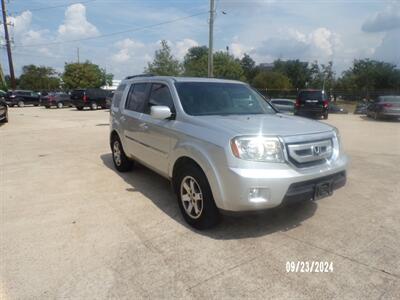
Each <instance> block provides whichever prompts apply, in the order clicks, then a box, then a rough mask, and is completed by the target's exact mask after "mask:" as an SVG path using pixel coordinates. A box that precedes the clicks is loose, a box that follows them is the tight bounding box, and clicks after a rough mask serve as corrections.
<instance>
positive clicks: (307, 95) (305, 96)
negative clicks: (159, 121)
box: [299, 91, 324, 101]
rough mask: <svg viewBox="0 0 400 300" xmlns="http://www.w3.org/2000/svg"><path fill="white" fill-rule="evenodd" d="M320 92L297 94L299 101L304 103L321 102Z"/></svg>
mask: <svg viewBox="0 0 400 300" xmlns="http://www.w3.org/2000/svg"><path fill="white" fill-rule="evenodd" d="M323 95H324V94H323V93H322V91H302V92H300V93H299V100H300V101H306V100H318V101H323V100H324V97H323Z"/></svg>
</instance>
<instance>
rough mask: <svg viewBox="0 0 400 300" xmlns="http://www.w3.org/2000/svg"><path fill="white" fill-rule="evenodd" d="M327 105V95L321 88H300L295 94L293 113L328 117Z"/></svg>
mask: <svg viewBox="0 0 400 300" xmlns="http://www.w3.org/2000/svg"><path fill="white" fill-rule="evenodd" d="M328 105H329V100H328V96H327V95H326V93H325V92H324V91H323V90H300V91H299V93H298V95H297V99H296V103H295V110H294V114H295V115H298V116H304V117H319V118H320V117H323V118H324V119H328V113H329V111H328Z"/></svg>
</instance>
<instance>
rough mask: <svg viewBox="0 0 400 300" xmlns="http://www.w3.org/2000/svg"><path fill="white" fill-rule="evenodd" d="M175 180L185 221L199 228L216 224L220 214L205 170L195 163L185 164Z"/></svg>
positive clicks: (202, 228) (206, 227)
mask: <svg viewBox="0 0 400 300" xmlns="http://www.w3.org/2000/svg"><path fill="white" fill-rule="evenodd" d="M174 181H175V184H176V187H175V190H176V192H177V196H178V205H179V208H180V210H181V213H182V215H183V218H184V219H185V221H186V222H187V223H188V224H189V225H190V226H192V227H194V228H196V229H199V230H204V229H208V228H211V227H214V226H216V225H217V224H218V222H219V220H220V214H219V210H218V208H217V206H216V205H215V201H214V197H213V195H212V192H211V188H210V185H209V183H208V180H207V177H206V175H205V174H204V172H203V171H202V170H201V169H200V168H199V167H198V166H196V165H194V164H193V165H185V166H184V167H182V168H181V169H180V170H179V171H178V174H177V178H175V180H174Z"/></svg>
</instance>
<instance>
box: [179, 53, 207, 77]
mask: <svg viewBox="0 0 400 300" xmlns="http://www.w3.org/2000/svg"><path fill="white" fill-rule="evenodd" d="M183 68H184V70H185V71H184V75H185V76H193V77H207V75H208V48H207V47H206V46H198V47H192V48H190V49H189V50H188V52H187V54H186V55H185V58H184V60H183Z"/></svg>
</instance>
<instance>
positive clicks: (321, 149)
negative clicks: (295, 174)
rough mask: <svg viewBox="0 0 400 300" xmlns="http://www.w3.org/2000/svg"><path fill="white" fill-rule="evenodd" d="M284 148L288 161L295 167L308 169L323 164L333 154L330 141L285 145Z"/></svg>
mask: <svg viewBox="0 0 400 300" xmlns="http://www.w3.org/2000/svg"><path fill="white" fill-rule="evenodd" d="M286 147H287V155H288V158H289V160H290V161H291V162H292V163H293V164H294V165H296V166H297V167H310V166H314V165H318V164H322V163H325V162H326V161H327V160H329V159H330V158H331V157H332V154H333V144H332V140H331V139H326V140H319V141H313V142H306V143H296V144H286Z"/></svg>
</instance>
